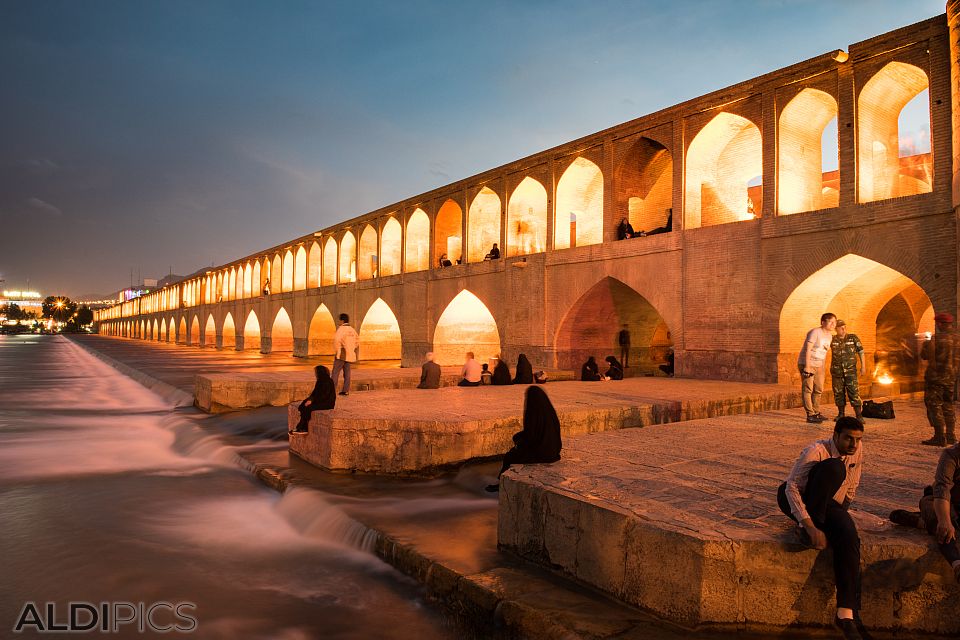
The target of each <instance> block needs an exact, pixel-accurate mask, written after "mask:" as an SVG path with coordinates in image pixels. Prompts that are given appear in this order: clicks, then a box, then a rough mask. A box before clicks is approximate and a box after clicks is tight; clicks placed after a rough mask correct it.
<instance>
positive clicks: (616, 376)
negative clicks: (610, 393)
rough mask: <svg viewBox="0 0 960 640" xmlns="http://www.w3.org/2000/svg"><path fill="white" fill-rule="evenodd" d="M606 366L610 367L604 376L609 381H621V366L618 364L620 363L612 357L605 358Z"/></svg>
mask: <svg viewBox="0 0 960 640" xmlns="http://www.w3.org/2000/svg"><path fill="white" fill-rule="evenodd" d="M605 359H606V361H607V364H609V365H610V367H609V368H608V369H607V372H606V373H605V374H603V375H605V376H606V377H607V378H608V379H610V380H623V365H622V364H620V361H619V360H617V359H616V358H615V357H614V356H607V357H606V358H605Z"/></svg>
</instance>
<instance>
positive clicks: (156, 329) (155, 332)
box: [150, 318, 160, 342]
mask: <svg viewBox="0 0 960 640" xmlns="http://www.w3.org/2000/svg"><path fill="white" fill-rule="evenodd" d="M150 339H151V340H156V341H157V342H160V323H159V322H157V319H156V318H154V319H153V329H152V330H151V331H150Z"/></svg>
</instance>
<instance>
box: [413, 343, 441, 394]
mask: <svg viewBox="0 0 960 640" xmlns="http://www.w3.org/2000/svg"><path fill="white" fill-rule="evenodd" d="M439 388H440V365H438V364H437V363H436V362H434V361H433V351H430V352H429V353H427V361H426V362H424V363H423V366H422V367H420V384H418V385H417V389H439Z"/></svg>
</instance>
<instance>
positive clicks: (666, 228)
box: [638, 209, 673, 236]
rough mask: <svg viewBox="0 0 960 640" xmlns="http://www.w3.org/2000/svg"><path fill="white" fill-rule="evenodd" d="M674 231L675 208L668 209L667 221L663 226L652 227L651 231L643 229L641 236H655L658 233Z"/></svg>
mask: <svg viewBox="0 0 960 640" xmlns="http://www.w3.org/2000/svg"><path fill="white" fill-rule="evenodd" d="M671 231H673V209H667V222H666V223H665V224H664V225H663V226H662V227H657V228H656V229H651V230H650V231H641V232H640V233H639V234H638V235H640V236H655V235H657V234H658V233H670V232H671Z"/></svg>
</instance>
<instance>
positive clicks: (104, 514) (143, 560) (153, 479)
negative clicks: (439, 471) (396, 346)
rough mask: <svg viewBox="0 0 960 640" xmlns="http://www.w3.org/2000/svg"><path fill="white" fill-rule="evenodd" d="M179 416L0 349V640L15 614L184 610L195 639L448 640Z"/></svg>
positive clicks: (341, 526) (386, 582) (30, 341)
mask: <svg viewBox="0 0 960 640" xmlns="http://www.w3.org/2000/svg"><path fill="white" fill-rule="evenodd" d="M189 413H191V411H185V410H177V409H175V408H174V407H172V406H170V405H169V404H167V403H166V402H165V401H164V400H162V399H161V398H159V397H158V396H156V395H155V394H153V393H152V392H150V391H148V390H146V389H145V388H143V387H141V386H140V385H138V384H137V383H135V382H133V381H132V380H130V379H129V378H126V377H125V376H123V375H121V374H119V373H118V372H116V371H115V370H113V369H112V368H110V367H108V366H107V365H105V364H103V363H102V362H100V361H99V360H97V359H95V358H94V357H92V356H90V355H89V354H87V353H86V352H85V351H83V350H82V349H81V348H80V347H78V346H76V345H75V344H73V343H72V342H71V341H69V340H68V339H66V338H63V337H61V336H0V637H11V636H12V635H13V634H12V629H13V627H14V625H15V623H16V621H17V620H18V619H19V618H20V617H21V614H22V612H23V610H24V607H25V604H26V603H27V602H34V603H37V607H38V609H40V610H41V611H42V610H43V607H44V605H45V603H48V602H49V603H55V605H54V606H55V611H58V612H63V611H65V610H66V606H67V603H69V602H83V603H117V602H129V603H135V604H136V603H140V602H143V603H146V604H147V605H148V606H149V605H150V604H151V603H158V602H166V603H172V604H177V603H190V604H193V605H195V608H193V609H188V610H187V611H190V612H191V615H192V617H193V618H194V619H195V620H196V629H195V631H194V633H193V637H200V638H214V639H216V638H230V639H236V638H271V639H273V638H276V639H280V640H283V639H291V640H293V639H297V640H299V639H308V638H418V639H420V640H426V639H429V638H455V637H462V635H463V631H462V630H460V629H457V628H456V627H455V626H453V624H452V623H451V622H449V621H447V620H446V619H444V618H443V617H442V616H440V615H439V614H438V613H436V612H435V611H434V610H432V609H431V608H429V607H428V606H427V605H425V603H424V602H423V600H422V593H421V591H420V589H419V587H418V586H417V585H416V584H415V583H414V582H413V581H412V580H410V579H409V578H407V577H405V576H403V575H401V574H400V573H398V572H396V571H395V570H393V569H392V568H390V567H389V566H387V565H386V564H384V563H383V562H381V561H380V560H378V559H377V558H376V557H375V556H373V555H371V554H370V553H369V552H368V551H367V550H365V548H366V547H367V546H369V533H368V532H367V531H366V530H365V529H363V528H362V527H359V526H358V525H356V524H355V523H354V522H353V521H352V520H350V519H349V518H347V517H346V516H345V515H343V512H342V511H341V510H340V508H339V507H338V506H336V505H335V504H333V503H332V502H331V501H330V500H328V499H327V496H325V494H323V493H322V492H319V491H313V490H308V489H297V490H292V491H288V492H287V493H286V494H284V495H283V496H280V495H278V494H277V493H275V492H274V491H272V490H269V489H266V488H265V487H263V486H262V485H260V484H259V483H258V482H257V481H255V480H254V479H253V478H252V476H251V475H250V474H249V473H248V472H247V471H245V470H243V469H241V468H240V466H239V465H238V459H237V456H236V455H235V452H236V445H237V443H236V440H237V439H238V438H239V437H240V436H238V434H237V433H234V434H231V435H229V436H227V437H225V438H224V437H219V436H216V435H210V430H209V429H206V430H205V429H203V428H201V426H200V425H201V424H202V420H198V419H196V418H195V417H191V416H190V415H188V414H189ZM245 420H246V422H247V423H250V422H251V421H253V420H255V417H254V418H249V417H248V418H243V417H238V418H236V419H235V420H234V421H233V424H234V426H235V431H237V432H243V431H244V429H251V430H252V431H254V432H256V431H257V429H256V428H255V425H253V424H245ZM284 429H285V427H284V425H283V424H282V423H281V424H280V426H279V428H278V429H277V430H276V431H277V434H279V436H278V435H277V434H272V437H282V435H285V434H284V431H283V430H284ZM270 437H271V434H267V435H264V434H263V433H258V435H257V437H255V438H249V437H248V438H247V439H246V441H247V442H248V443H250V444H248V445H247V446H260V447H263V446H285V445H286V443H285V442H283V443H280V442H275V443H273V444H271V440H270ZM228 442H229V444H227V443H228ZM437 504H438V503H437V501H430V500H427V501H424V502H422V503H419V504H418V503H417V502H416V501H412V502H410V503H409V504H407V505H406V506H404V507H403V508H404V509H412V510H413V511H414V512H416V511H417V510H429V509H433V508H437ZM369 508H371V509H380V510H386V511H389V510H390V509H397V508H398V507H397V505H396V503H394V502H391V501H379V502H378V501H371V503H370V504H369ZM464 508H472V507H471V505H469V504H467V505H464ZM65 617H66V614H65V613H57V614H56V615H55V618H57V621H59V622H61V623H62V622H63V620H64V619H65ZM27 628H28V629H36V627H35V626H34V627H27ZM33 635H35V633H33V632H29V633H24V634H23V636H26V637H31V636H33ZM111 635H112V637H119V638H122V637H144V634H141V633H138V632H137V629H136V628H135V625H127V626H121V632H120V633H118V634H111ZM146 635H147V636H150V635H152V634H149V633H148V634H146ZM177 636H181V637H182V634H178V633H173V634H170V635H169V636H168V637H177ZM21 637H22V636H21Z"/></svg>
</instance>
